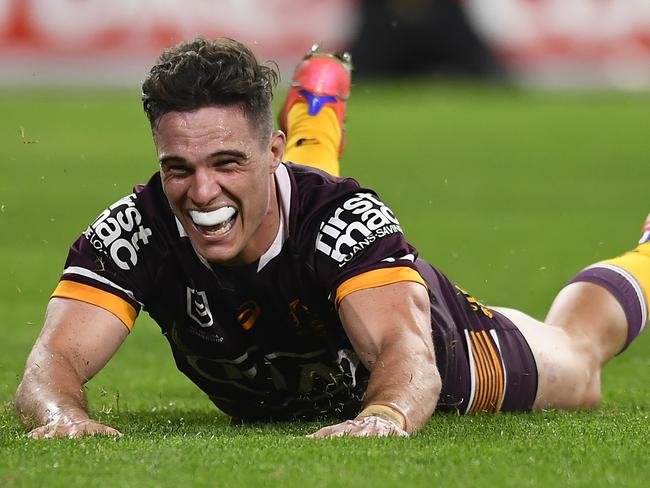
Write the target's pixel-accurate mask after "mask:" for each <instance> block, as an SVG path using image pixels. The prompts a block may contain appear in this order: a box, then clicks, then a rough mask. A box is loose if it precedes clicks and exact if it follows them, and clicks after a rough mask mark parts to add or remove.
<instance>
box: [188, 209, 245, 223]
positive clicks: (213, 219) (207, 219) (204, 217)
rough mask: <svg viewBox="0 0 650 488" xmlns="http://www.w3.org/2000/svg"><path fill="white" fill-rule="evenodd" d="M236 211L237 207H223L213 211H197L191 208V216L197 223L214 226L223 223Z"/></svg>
mask: <svg viewBox="0 0 650 488" xmlns="http://www.w3.org/2000/svg"><path fill="white" fill-rule="evenodd" d="M235 212H236V210H235V207H221V208H218V209H216V210H213V211H212V212H197V211H196V210H190V217H192V222H194V223H195V224H196V225H202V226H205V227H212V226H215V225H220V224H223V223H224V222H226V221H227V220H228V219H230V218H231V217H232V216H233V215H235Z"/></svg>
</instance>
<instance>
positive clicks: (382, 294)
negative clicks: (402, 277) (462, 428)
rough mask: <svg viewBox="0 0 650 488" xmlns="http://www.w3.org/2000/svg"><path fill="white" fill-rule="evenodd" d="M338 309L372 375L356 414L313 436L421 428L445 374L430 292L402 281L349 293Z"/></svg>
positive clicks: (392, 432)
mask: <svg viewBox="0 0 650 488" xmlns="http://www.w3.org/2000/svg"><path fill="white" fill-rule="evenodd" d="M339 315H340V317H341V321H342V322H343V326H344V327H345V330H346V332H347V334H348V337H349V338H350V341H351V342H352V345H353V347H354V349H355V351H356V353H357V355H358V356H359V359H360V360H361V361H362V362H363V364H364V365H365V366H366V368H368V370H369V371H370V372H371V373H370V381H369V384H368V389H367V392H366V396H365V398H364V409H363V411H362V412H361V414H360V415H359V416H358V417H357V418H356V419H354V420H348V421H346V422H343V423H340V424H336V425H333V426H329V427H325V428H323V429H321V430H319V431H318V432H316V433H314V434H312V437H333V436H340V435H355V436H377V435H379V436H383V435H405V434H404V432H406V433H412V432H416V431H418V430H419V429H421V428H422V427H423V426H424V425H425V423H426V422H427V420H428V419H429V417H430V416H431V414H432V413H433V410H434V408H435V405H436V403H437V402H438V397H439V395H440V389H441V385H442V383H441V379H440V374H439V373H438V369H437V367H436V362H435V352H434V348H433V342H432V338H431V318H430V311H429V297H428V294H427V291H426V289H425V288H424V286H422V285H421V284H419V283H415V282H409V281H401V282H397V283H392V284H389V285H385V286H380V287H375V288H367V289H363V290H359V291H355V292H353V293H351V294H349V295H347V296H346V297H345V298H343V300H342V301H341V303H340V307H339Z"/></svg>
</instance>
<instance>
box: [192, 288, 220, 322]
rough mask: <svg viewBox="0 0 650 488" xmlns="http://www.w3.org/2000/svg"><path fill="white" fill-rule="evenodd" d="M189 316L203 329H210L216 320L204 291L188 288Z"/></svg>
mask: <svg viewBox="0 0 650 488" xmlns="http://www.w3.org/2000/svg"><path fill="white" fill-rule="evenodd" d="M187 315H189V316H190V317H191V318H192V319H193V320H194V321H195V322H196V323H197V324H199V325H200V326H201V327H210V326H211V325H212V324H213V323H214V320H213V319H212V312H211V311H210V305H209V304H208V297H207V296H206V294H205V292H204V291H197V290H195V289H193V288H190V287H189V286H188V287H187Z"/></svg>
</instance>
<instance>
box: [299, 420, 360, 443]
mask: <svg viewBox="0 0 650 488" xmlns="http://www.w3.org/2000/svg"><path fill="white" fill-rule="evenodd" d="M352 423H353V421H352V420H346V421H345V422H341V423H340V424H334V425H328V426H327V427H323V428H322V429H319V430H317V431H316V432H314V433H312V434H309V435H308V436H307V437H308V438H310V439H320V438H325V437H341V436H342V435H345V433H346V432H347V430H348V428H349V426H350V425H351V424H352Z"/></svg>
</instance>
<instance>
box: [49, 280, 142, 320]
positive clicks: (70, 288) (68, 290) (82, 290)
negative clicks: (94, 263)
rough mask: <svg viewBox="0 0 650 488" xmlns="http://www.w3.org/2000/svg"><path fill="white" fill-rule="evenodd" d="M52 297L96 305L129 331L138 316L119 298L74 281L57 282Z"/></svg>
mask: <svg viewBox="0 0 650 488" xmlns="http://www.w3.org/2000/svg"><path fill="white" fill-rule="evenodd" d="M52 297H58V298H72V299H73V300H79V301H81V302H85V303H90V304H92V305H97V306H98V307H100V308H103V309H104V310H106V311H108V312H111V313H112V314H113V315H115V316H116V317H117V318H118V319H120V320H121V321H122V322H124V325H126V327H127V328H128V329H129V331H130V330H131V329H133V324H134V323H135V318H136V317H137V316H138V314H137V312H136V311H135V309H134V308H133V307H132V306H131V304H130V303H128V302H126V301H124V300H122V299H121V298H120V297H118V296H116V295H113V294H112V293H109V292H107V291H104V290H100V289H99V288H95V287H93V286H90V285H85V284H83V283H77V282H76V281H69V280H61V281H59V284H58V285H57V287H56V289H55V290H54V292H53V293H52Z"/></svg>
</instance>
